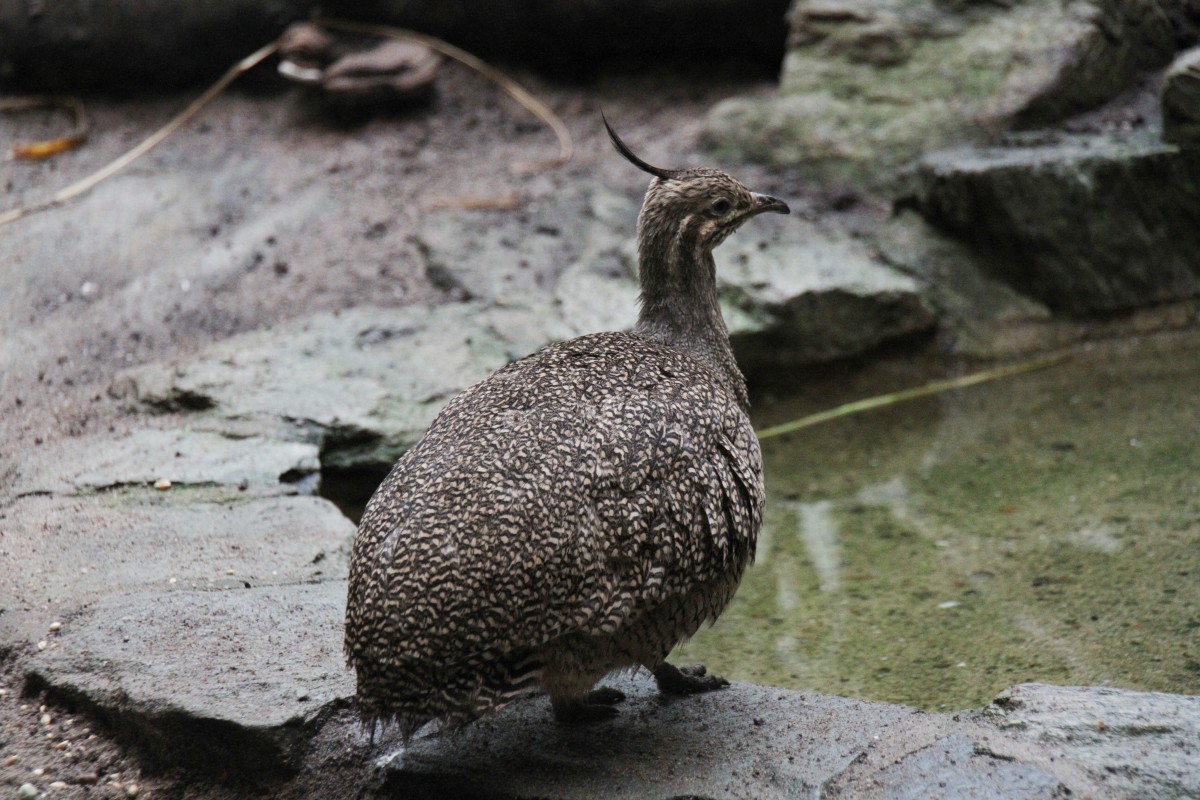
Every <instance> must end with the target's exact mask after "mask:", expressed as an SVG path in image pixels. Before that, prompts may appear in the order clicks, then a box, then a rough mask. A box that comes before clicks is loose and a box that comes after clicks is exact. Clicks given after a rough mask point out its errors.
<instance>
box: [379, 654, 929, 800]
mask: <svg viewBox="0 0 1200 800" xmlns="http://www.w3.org/2000/svg"><path fill="white" fill-rule="evenodd" d="M605 683H606V684H607V685H610V686H614V687H616V688H619V689H621V690H622V691H624V692H625V693H626V695H627V699H626V700H625V702H624V703H622V704H621V706H620V713H619V715H618V716H617V717H615V718H614V719H612V720H611V721H604V722H597V723H594V724H590V725H585V726H562V725H559V724H557V723H555V721H554V718H553V715H552V713H551V711H550V707H549V704H548V702H547V701H546V700H545V699H542V698H539V699H536V700H530V701H526V702H521V703H519V704H517V705H515V706H513V707H510V708H509V709H507V710H506V711H505V712H503V713H501V714H500V715H498V716H496V717H493V718H490V719H485V720H481V721H479V722H477V723H475V724H473V725H472V726H470V727H468V728H467V729H466V730H465V731H463V732H462V733H461V734H457V735H450V736H441V737H429V738H423V739H417V740H416V741H414V743H413V744H412V745H411V746H410V747H409V748H408V749H407V750H402V751H401V752H399V753H398V754H396V755H395V756H393V757H392V758H391V759H390V761H388V762H387V770H388V771H389V774H390V777H389V786H391V787H392V788H393V792H394V794H395V795H396V796H401V795H403V796H406V797H422V798H424V797H430V798H433V797H480V798H506V799H507V798H513V799H515V798H522V800H524V798H555V800H557V799H558V798H578V799H579V800H583V799H584V798H612V799H613V800H615V799H616V798H629V799H630V800H634V799H635V798H636V800H644V798H668V797H684V796H697V797H704V798H722V799H724V798H754V799H755V800H769V799H770V798H781V799H782V798H796V797H817V796H818V793H819V791H820V788H821V786H822V785H823V784H824V783H825V782H826V781H828V780H829V779H830V778H832V777H833V776H835V775H837V774H839V773H840V772H841V771H842V770H844V769H845V768H846V767H847V766H848V765H849V764H850V763H851V762H852V761H854V760H855V759H856V758H857V757H858V756H859V755H860V754H861V753H862V752H863V750H864V749H865V748H866V747H867V746H868V744H869V743H870V742H872V741H874V740H876V739H878V738H879V737H881V736H889V735H891V734H892V732H893V729H894V728H898V727H903V726H904V725H905V724H907V723H908V722H909V721H910V720H913V719H914V718H927V717H929V715H926V714H923V713H922V712H919V711H917V710H916V709H912V708H907V707H904V706H893V705H886V704H883V703H866V702H861V701H856V700H850V699H846V698H840V697H831V696H828V695H820V694H812V693H804V692H794V691H787V690H783V689H775V688H771V687H766V686H755V685H753V684H743V683H738V684H734V685H733V686H731V687H729V688H727V689H724V690H721V691H718V692H712V693H709V694H704V695H697V696H693V697H688V698H679V699H671V700H664V699H662V698H661V697H660V695H659V694H658V693H657V691H656V690H655V687H654V682H653V680H652V679H651V678H649V676H647V675H645V674H642V675H639V676H635V677H633V678H622V679H617V680H610V681H606V682H605Z"/></svg>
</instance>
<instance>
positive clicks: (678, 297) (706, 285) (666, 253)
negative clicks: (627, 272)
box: [634, 232, 749, 410]
mask: <svg viewBox="0 0 1200 800" xmlns="http://www.w3.org/2000/svg"><path fill="white" fill-rule="evenodd" d="M638 261H639V276H640V283H641V305H642V308H641V313H640V315H639V316H638V322H637V327H636V328H634V332H635V333H637V334H638V335H640V336H644V337H645V338H647V339H650V340H651V341H655V342H658V343H660V344H664V345H667V346H668V347H673V348H675V349H677V350H682V351H683V352H685V353H687V354H688V355H690V356H692V357H693V358H695V359H697V360H698V361H700V362H702V363H704V364H706V365H708V366H709V367H711V368H712V369H714V370H715V371H716V372H717V375H718V376H720V378H721V382H722V383H723V384H725V388H726V389H728V390H729V391H730V392H731V393H732V394H733V396H734V397H736V398H737V400H738V403H739V405H741V407H742V408H743V410H746V409H748V407H749V400H748V398H747V394H746V380H745V378H744V377H742V373H741V370H739V369H738V366H737V361H736V360H735V359H734V357H733V348H731V347H730V345H729V331H728V329H727V328H726V327H725V319H724V318H723V317H722V316H721V306H720V303H719V302H718V298H717V280H716V264H715V263H714V261H713V256H712V252H711V251H707V250H704V251H696V252H689V251H688V249H687V248H686V247H685V246H683V245H682V243H681V242H680V241H679V240H678V239H677V238H672V239H670V240H668V241H661V240H658V239H656V237H655V236H654V235H653V234H649V235H646V232H643V235H642V236H640V237H639V241H638Z"/></svg>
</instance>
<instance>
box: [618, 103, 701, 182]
mask: <svg viewBox="0 0 1200 800" xmlns="http://www.w3.org/2000/svg"><path fill="white" fill-rule="evenodd" d="M600 119H602V120H604V127H605V129H606V130H608V138H609V139H612V143H613V147H615V148H617V152H618V153H620V154H621V155H622V156H624V157H625V160H626V161H628V162H629V163H630V164H633V165H634V166H635V167H637V168H638V169H640V170H641V171H642V172H649V173H650V174H651V175H653V176H655V177H657V178H662V179H663V180H671V179H673V178H678V177H679V176H680V174H681V173H682V172H683V170H679V169H663V168H662V167H655V166H653V165H651V164H647V163H646V162H645V161H643V160H642V159H640V158H638V157H637V155H635V154H634V152H633V151H632V150H630V149H629V145H627V144H625V142H623V141H621V137H620V136H617V132H616V131H614V130H613V129H612V125H609V124H608V117H606V116H604V112H603V111H601V112H600Z"/></svg>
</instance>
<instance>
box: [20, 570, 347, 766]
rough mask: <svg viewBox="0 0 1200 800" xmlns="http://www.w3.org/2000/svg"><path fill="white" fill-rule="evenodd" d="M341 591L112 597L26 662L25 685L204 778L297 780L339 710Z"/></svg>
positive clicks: (335, 587)
mask: <svg viewBox="0 0 1200 800" xmlns="http://www.w3.org/2000/svg"><path fill="white" fill-rule="evenodd" d="M345 601H346V584H345V582H344V581H325V582H322V583H315V584H289V585H274V586H262V587H255V588H252V589H229V590H225V591H176V592H165V593H164V592H161V591H148V592H142V593H136V594H128V595H110V596H108V597H105V598H103V599H101V600H99V601H97V602H96V603H94V604H92V605H91V606H89V607H88V608H87V609H86V610H85V611H84V612H83V613H81V614H79V615H78V616H76V617H75V618H74V619H73V620H72V623H71V625H70V626H68V627H67V628H66V629H65V630H64V632H63V635H62V636H61V637H60V638H59V643H60V646H59V647H58V648H56V649H53V650H47V651H45V652H43V653H40V654H39V655H38V656H37V657H35V658H34V659H32V660H31V662H30V664H29V667H28V678H29V680H30V681H31V685H32V686H34V687H37V688H38V689H43V688H44V689H45V690H47V691H48V692H49V693H50V694H51V696H52V697H54V698H55V699H56V700H58V701H61V702H68V703H71V704H72V705H74V706H77V707H80V708H82V709H85V710H87V711H89V712H90V713H92V714H94V715H96V716H99V717H101V718H103V719H105V720H107V721H108V722H109V724H110V726H111V728H112V729H113V730H114V731H116V732H118V734H119V735H120V736H122V737H124V738H125V739H127V740H129V741H134V742H136V743H138V744H139V745H140V746H141V747H142V748H143V750H144V751H145V753H146V754H147V755H148V756H149V757H150V758H151V759H152V760H153V762H154V763H157V764H160V765H170V766H171V767H182V768H187V769H191V770H194V771H196V772H199V773H201V774H203V775H204V776H205V777H206V779H209V780H226V781H232V782H243V783H244V782H256V783H261V782H266V781H269V780H271V779H273V778H276V777H279V776H280V775H285V774H287V773H290V772H294V771H295V770H297V769H298V768H299V767H300V766H301V763H302V761H303V758H304V756H305V754H306V744H307V742H308V741H309V739H310V738H311V736H312V735H313V733H314V731H315V730H317V729H318V728H319V727H320V723H321V718H322V715H325V714H328V713H330V711H331V710H333V709H335V708H337V707H339V706H341V705H343V701H341V700H340V698H345V697H346V696H348V695H349V694H351V693H352V692H353V677H352V675H351V674H350V673H349V672H348V671H347V670H346V667H345V665H344V662H343V660H342V616H343V611H344V609H345Z"/></svg>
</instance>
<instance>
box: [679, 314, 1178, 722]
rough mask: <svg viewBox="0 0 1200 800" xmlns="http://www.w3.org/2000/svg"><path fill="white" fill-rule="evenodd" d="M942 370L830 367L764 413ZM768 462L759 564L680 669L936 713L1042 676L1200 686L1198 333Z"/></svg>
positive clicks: (1149, 342)
mask: <svg viewBox="0 0 1200 800" xmlns="http://www.w3.org/2000/svg"><path fill="white" fill-rule="evenodd" d="M941 374H946V373H945V371H944V370H943V371H942V373H941ZM933 377H940V375H939V374H931V373H930V371H929V370H928V369H923V368H920V367H917V366H909V365H905V364H901V363H896V362H889V363H884V364H876V365H873V366H870V367H866V368H863V369H859V370H855V371H850V372H842V373H840V374H827V375H823V376H815V377H813V378H812V379H811V381H810V382H809V383H808V385H806V386H805V387H804V388H803V389H802V390H801V392H800V393H799V395H798V396H794V397H791V398H790V399H788V400H787V401H770V400H767V401H760V402H759V404H758V408H757V409H756V412H755V422H756V424H757V425H758V426H759V427H766V426H768V425H772V424H777V423H779V422H783V421H786V420H788V419H792V418H795V417H799V416H802V415H804V414H807V413H810V412H812V411H818V410H822V409H824V408H828V407H831V406H834V405H837V404H839V403H842V402H846V401H849V400H854V399H858V398H861V397H865V396H870V395H874V394H879V393H882V392H888V391H894V390H897V389H900V388H904V387H906V386H909V385H916V384H920V383H923V382H925V381H926V380H928V379H930V378H933ZM763 457H764V460H765V465H766V473H767V485H768V510H767V519H766V524H765V526H764V532H763V536H762V538H761V540H760V542H759V546H758V557H757V562H756V563H755V565H754V566H753V567H751V568H750V569H749V570H748V572H747V574H746V577H745V579H744V580H743V582H742V586H741V589H740V590H739V592H738V595H737V597H736V598H735V599H734V601H733V603H732V605H731V606H730V608H729V609H728V610H727V611H726V612H725V614H724V615H723V616H722V617H721V619H720V620H719V621H718V622H717V624H716V625H714V626H713V627H712V628H711V629H708V630H705V631H702V632H701V633H700V634H698V635H697V636H696V637H695V638H694V639H693V640H692V641H691V642H689V643H687V644H686V645H684V646H683V648H682V650H681V652H680V653H677V654H676V655H675V658H676V659H677V660H679V661H681V662H690V661H703V662H706V663H707V664H708V665H709V666H710V667H711V668H712V669H713V670H714V671H716V672H719V673H721V674H723V675H725V676H726V677H729V678H733V679H740V680H750V681H756V682H760V683H768V684H775V685H779V686H787V687H793V688H804V689H814V690H819V691H824V692H836V693H838V694H845V695H852V696H858V697H864V698H871V699H877V700H887V701H892V702H902V703H909V704H912V705H916V706H919V707H922V708H926V709H933V710H936V709H957V708H965V707H969V706H978V705H982V704H985V703H986V702H988V701H989V700H990V699H991V698H992V697H993V696H994V695H995V694H996V692H998V691H999V690H1001V689H1003V688H1005V687H1006V686H1009V685H1012V684H1014V683H1020V682H1023V681H1041V682H1048V683H1059V684H1109V685H1114V686H1122V687H1128V688H1136V689H1148V690H1161V691H1172V692H1187V693H1196V692H1200V332H1197V331H1191V332H1186V333H1180V334H1170V335H1160V336H1154V337H1147V338H1143V339H1138V340H1130V341H1121V342H1106V343H1102V344H1096V345H1091V346H1087V347H1082V348H1080V349H1078V350H1076V351H1074V353H1073V358H1072V359H1071V360H1070V361H1068V362H1066V363H1065V364H1062V365H1059V366H1056V367H1053V368H1051V369H1048V370H1044V371H1041V372H1037V373H1030V374H1026V375H1022V376H1019V377H1014V378H1007V379H1002V380H1001V381H998V382H994V383H990V384H985V385H982V386H977V387H974V388H970V389H965V390H960V391H955V392H951V393H947V394H942V395H939V396H936V397H933V398H928V399H924V400H919V401H915V402H911V403H907V404H903V405H897V406H893V407H890V408H886V409H883V410H879V411H873V412H866V413H864V414H859V415H856V416H853V417H848V418H844V419H842V420H839V421H836V422H832V423H826V424H824V425H821V426H817V427H813V428H808V429H805V430H802V431H799V432H796V433H793V434H789V435H787V436H784V437H780V438H777V439H773V440H770V441H768V442H766V443H764V449H763Z"/></svg>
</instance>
